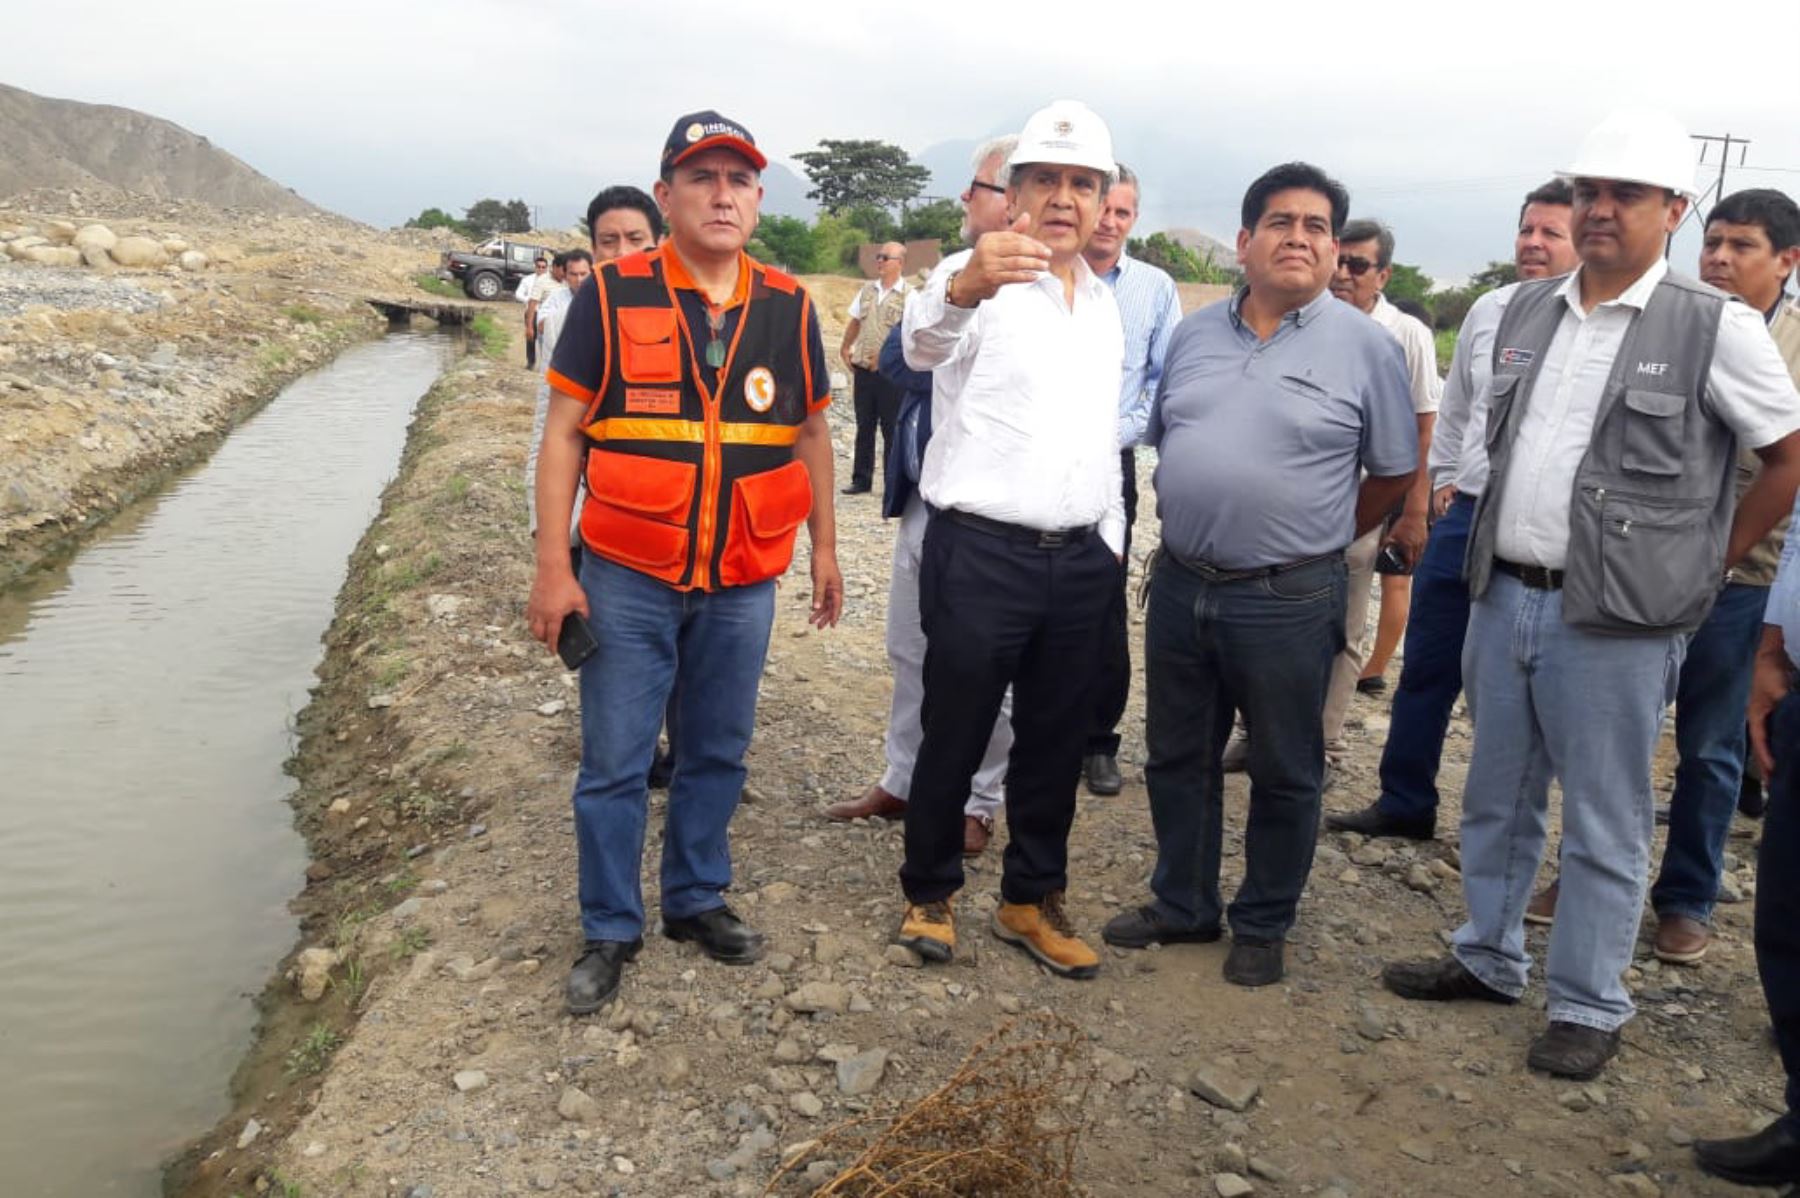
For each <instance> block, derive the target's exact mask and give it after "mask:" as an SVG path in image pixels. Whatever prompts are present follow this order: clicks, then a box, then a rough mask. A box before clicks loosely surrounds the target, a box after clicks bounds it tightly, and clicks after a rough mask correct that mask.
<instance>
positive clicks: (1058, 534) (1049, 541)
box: [1037, 529, 1069, 549]
mask: <svg viewBox="0 0 1800 1198" xmlns="http://www.w3.org/2000/svg"><path fill="white" fill-rule="evenodd" d="M1068 543H1069V534H1068V532H1067V531H1065V530H1063V529H1047V530H1045V531H1042V532H1039V533H1038V537H1037V547H1038V548H1039V549H1061V548H1062V547H1063V546H1064V545H1067V544H1068Z"/></svg>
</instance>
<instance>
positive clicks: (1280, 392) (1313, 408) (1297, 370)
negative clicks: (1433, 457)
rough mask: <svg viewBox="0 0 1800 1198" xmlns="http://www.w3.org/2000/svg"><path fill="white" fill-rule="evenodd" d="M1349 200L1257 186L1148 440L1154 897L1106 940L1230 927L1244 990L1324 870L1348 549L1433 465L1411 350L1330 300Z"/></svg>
mask: <svg viewBox="0 0 1800 1198" xmlns="http://www.w3.org/2000/svg"><path fill="white" fill-rule="evenodd" d="M1349 207H1350V198H1349V196H1348V194H1346V192H1345V191H1344V188H1343V187H1342V185H1340V184H1339V183H1337V182H1336V181H1335V180H1333V179H1331V178H1330V177H1329V176H1327V175H1326V174H1325V173H1324V172H1323V171H1321V170H1319V169H1318V168H1317V167H1313V166H1309V165H1307V164H1305V163H1298V162H1296V163H1288V164H1286V165H1285V166H1278V167H1276V168H1274V169H1273V170H1271V171H1269V172H1267V173H1266V174H1264V175H1263V176H1262V178H1260V179H1258V180H1257V181H1256V182H1255V183H1253V184H1251V186H1250V190H1249V192H1248V193H1247V194H1246V195H1245V197H1244V204H1243V228H1242V229H1240V230H1239V232H1238V240H1237V252H1238V263H1239V265H1240V266H1242V267H1243V270H1244V277H1245V280H1246V283H1247V285H1246V287H1245V289H1244V290H1242V291H1240V292H1239V293H1238V294H1237V295H1236V296H1234V297H1232V299H1231V300H1229V301H1227V302H1225V303H1220V304H1214V305H1212V306H1211V307H1208V308H1203V309H1201V310H1200V311H1198V312H1196V313H1194V314H1193V315H1191V316H1189V317H1188V318H1187V319H1186V320H1184V321H1182V323H1181V325H1180V327H1178V328H1177V329H1176V330H1175V335H1174V338H1173V339H1172V340H1171V342H1170V344H1169V352H1168V356H1167V358H1166V359H1165V362H1164V367H1163V377H1162V382H1161V384H1160V386H1159V387H1158V389H1157V394H1156V401H1155V405H1154V407H1153V408H1152V410H1151V416H1150V427H1149V431H1148V434H1147V440H1148V442H1149V443H1150V444H1152V445H1154V446H1156V448H1157V453H1158V465H1157V468H1156V476H1155V483H1156V499H1157V514H1158V516H1159V518H1160V519H1161V521H1162V538H1163V543H1162V547H1161V549H1160V550H1159V551H1158V555H1157V558H1156V561H1155V562H1154V563H1153V567H1152V570H1153V572H1152V575H1151V581H1150V598H1149V620H1148V624H1147V626H1146V628H1145V632H1144V660H1145V663H1146V665H1145V671H1146V683H1147V694H1148V712H1147V721H1146V733H1147V739H1148V742H1149V750H1150V761H1149V765H1148V767H1147V768H1146V770H1145V779H1146V781H1147V782H1148V784H1149V790H1150V811H1151V815H1152V817H1153V819H1154V821H1155V824H1156V840H1157V863H1156V872H1155V873H1154V874H1153V875H1152V877H1151V879H1150V888H1151V891H1152V892H1153V895H1154V901H1153V902H1151V903H1150V904H1149V905H1148V906H1143V907H1139V908H1137V909H1136V910H1132V911H1127V912H1124V913H1122V914H1120V915H1118V916H1115V917H1114V918H1113V919H1112V921H1111V922H1110V923H1108V924H1107V925H1106V929H1105V933H1104V935H1105V938H1106V940H1107V942H1108V943H1110V944H1114V945H1117V946H1120V947H1124V948H1144V947H1147V946H1148V945H1150V944H1155V943H1163V944H1170V943H1177V942H1184V941H1185V942H1199V941H1212V940H1217V939H1218V938H1219V936H1220V934H1221V928H1220V919H1221V915H1223V916H1225V917H1226V918H1228V919H1229V921H1230V923H1231V932H1232V947H1231V953H1230V955H1229V956H1228V957H1227V958H1226V961H1225V979H1226V980H1227V981H1229V982H1233V983H1236V984H1237V985H1240V986H1264V985H1269V984H1271V983H1273V982H1277V981H1279V980H1280V979H1281V977H1282V972H1283V970H1282V942H1283V941H1284V939H1285V938H1286V936H1287V930H1288V928H1289V927H1291V926H1292V925H1293V922H1294V911H1295V908H1296V907H1297V906H1298V905H1299V901H1300V892H1301V891H1302V890H1303V889H1304V888H1305V885H1306V876H1307V873H1308V872H1309V871H1310V870H1311V868H1312V856H1313V840H1314V837H1315V835H1316V833H1317V830H1318V822H1319V792H1320V788H1321V785H1322V783H1323V781H1324V772H1325V737H1324V730H1323V721H1322V712H1323V709H1324V705H1325V692H1326V687H1327V685H1328V683H1329V681H1330V678H1331V663H1332V659H1333V658H1334V657H1335V656H1336V655H1337V653H1338V651H1339V650H1340V649H1342V648H1343V645H1344V604H1345V565H1344V549H1345V547H1346V546H1347V545H1349V544H1350V542H1351V541H1352V540H1354V539H1355V537H1356V536H1357V535H1359V534H1361V533H1365V532H1367V531H1368V530H1369V529H1371V528H1373V527H1375V525H1376V524H1377V523H1378V522H1379V521H1380V520H1381V518H1382V516H1383V515H1384V514H1385V513H1387V512H1388V511H1390V510H1391V509H1392V508H1393V507H1394V505H1395V504H1397V503H1398V502H1399V501H1400V499H1401V497H1402V496H1403V495H1404V494H1405V493H1406V488H1407V485H1408V484H1409V483H1410V482H1411V481H1412V477H1413V472H1414V470H1415V469H1416V468H1417V466H1418V458H1419V440H1418V427H1417V424H1416V422H1415V420H1414V417H1413V405H1412V396H1411V391H1410V389H1409V385H1408V381H1407V374H1406V361H1405V356H1404V355H1403V354H1402V352H1401V349H1400V345H1399V343H1398V342H1397V341H1395V340H1394V339H1393V337H1391V336H1389V335H1388V333H1387V332H1386V331H1385V330H1383V329H1382V328H1381V327H1380V326H1379V325H1377V324H1375V323H1373V322H1372V321H1369V320H1368V319H1366V318H1365V317H1363V316H1362V315H1361V314H1360V313H1358V312H1356V311H1355V310H1353V309H1352V308H1351V307H1349V306H1348V305H1345V304H1340V303H1338V302H1337V301H1335V300H1333V299H1332V298H1331V296H1330V295H1329V294H1328V293H1327V292H1326V285H1327V283H1328V282H1329V281H1330V278H1331V274H1332V272H1333V270H1335V269H1336V267H1337V254H1338V233H1339V232H1340V231H1341V230H1342V228H1343V225H1344V218H1345V215H1346V213H1347V212H1348V211H1349ZM1365 470H1366V471H1367V472H1368V476H1369V477H1368V478H1367V479H1365V480H1363V481H1362V482H1361V483H1360V484H1359V483H1358V477H1359V474H1360V472H1362V471H1365ZM1234 712H1242V713H1243V715H1244V717H1245V719H1246V720H1247V721H1248V722H1249V724H1250V725H1251V726H1252V727H1254V728H1255V729H1256V734H1255V736H1254V738H1253V739H1252V740H1251V742H1250V756H1249V771H1250V816H1249V827H1248V831H1247V834H1246V837H1245V856H1246V862H1245V873H1244V882H1243V885H1242V886H1240V887H1239V888H1238V893H1237V897H1236V898H1235V899H1234V900H1233V901H1232V904H1231V907H1230V910H1229V911H1222V910H1221V903H1220V898H1219V854H1220V844H1221V840H1222V836H1223V827H1222V816H1223V802H1222V800H1223V793H1222V791H1223V771H1222V769H1221V762H1220V758H1221V755H1222V753H1223V751H1224V748H1225V740H1226V737H1227V735H1228V734H1229V733H1230V731H1231V720H1232V714H1233V713H1234Z"/></svg>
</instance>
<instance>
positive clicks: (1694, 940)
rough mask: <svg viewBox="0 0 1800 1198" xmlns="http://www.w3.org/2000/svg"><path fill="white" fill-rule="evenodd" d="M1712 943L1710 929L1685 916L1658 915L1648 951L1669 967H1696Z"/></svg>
mask: <svg viewBox="0 0 1800 1198" xmlns="http://www.w3.org/2000/svg"><path fill="white" fill-rule="evenodd" d="M1711 943H1712V929H1711V928H1709V927H1707V926H1706V925H1705V924H1703V923H1701V922H1700V921H1699V920H1697V919H1693V918H1690V917H1689V916H1686V915H1658V916H1657V917H1656V939H1655V941H1653V942H1652V943H1651V946H1650V951H1652V952H1654V953H1655V954H1656V959H1657V960H1658V961H1667V962H1668V963H1669V964H1671V965H1697V964H1699V962H1700V958H1701V957H1704V956H1705V955H1706V946H1707V945H1708V944H1711Z"/></svg>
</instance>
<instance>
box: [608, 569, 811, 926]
mask: <svg viewBox="0 0 1800 1198" xmlns="http://www.w3.org/2000/svg"><path fill="white" fill-rule="evenodd" d="M581 586H582V589H583V590H585V591H586V592H587V597H588V609H589V611H590V612H591V613H592V616H591V618H590V620H589V625H590V626H591V627H592V629H593V632H594V639H595V640H596V641H598V642H599V646H600V648H599V651H598V652H596V653H595V654H594V655H593V656H592V657H590V658H588V660H587V661H586V662H585V663H584V664H583V665H582V667H581V769H580V770H579V772H578V773H577V774H576V776H575V800H574V801H575V844H576V849H577V856H578V860H579V863H580V876H581V885H580V895H581V930H582V933H583V934H584V935H585V936H586V937H587V939H589V940H635V939H636V938H637V937H639V936H641V935H642V934H643V930H644V895H643V886H642V884H641V881H640V877H639V873H640V866H641V863H642V860H643V855H644V819H645V814H646V811H647V808H648V806H649V790H648V786H649V774H650V762H651V759H652V758H653V757H654V756H655V753H656V734H657V731H658V729H659V728H660V727H661V725H662V721H663V709H664V705H665V704H666V703H667V702H668V699H669V694H670V691H671V690H673V691H674V693H675V695H676V707H677V712H676V714H677V717H678V719H677V721H676V723H678V724H679V726H680V736H679V737H678V738H676V739H675V777H674V779H673V780H672V781H671V782H670V783H669V805H668V812H667V815H666V817H665V825H664V832H663V853H662V911H663V915H664V916H666V917H668V918H673V919H684V918H687V917H689V916H693V915H698V914H700V913H701V912H704V911H710V910H712V909H714V908H716V907H720V906H723V905H724V902H725V899H724V894H723V892H724V890H725V889H726V887H728V886H729V885H730V884H731V844H730V841H729V839H728V836H727V828H728V827H729V826H730V824H731V817H732V814H733V813H734V812H735V811H736V810H737V805H738V799H739V797H740V796H741V795H742V794H743V790H744V775H745V769H744V751H745V750H746V749H748V748H749V746H750V734H751V732H752V730H753V728H754V726H755V723H756V693H757V684H758V682H759V681H760V679H761V677H762V668H763V659H764V657H765V656H766V654H767V653H768V649H769V628H770V625H771V623H772V622H773V621H774V618H775V584H774V582H773V581H769V582H759V583H757V584H756V585H754V586H747V587H728V588H726V589H724V590H720V591H677V590H674V589H673V588H671V587H668V586H665V585H664V584H662V583H660V582H658V581H656V580H655V579H653V578H650V577H649V576H647V575H644V574H639V573H638V572H637V571H635V570H631V569H627V568H626V567H624V566H620V565H615V564H614V563H612V562H609V561H607V560H606V559H604V558H602V557H599V556H597V555H595V554H592V553H587V554H583V555H582V562H581Z"/></svg>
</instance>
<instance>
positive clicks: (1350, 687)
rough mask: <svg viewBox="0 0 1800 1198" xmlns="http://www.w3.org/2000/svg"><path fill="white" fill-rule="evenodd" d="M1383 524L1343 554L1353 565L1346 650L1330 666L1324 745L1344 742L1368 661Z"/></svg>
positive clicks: (1346, 615) (1346, 616)
mask: <svg viewBox="0 0 1800 1198" xmlns="http://www.w3.org/2000/svg"><path fill="white" fill-rule="evenodd" d="M1383 527H1384V526H1383V525H1380V524H1377V525H1376V526H1375V527H1374V528H1372V529H1370V530H1369V531H1368V532H1366V533H1364V534H1363V535H1362V536H1361V537H1360V538H1359V539H1357V540H1355V541H1353V542H1351V544H1350V548H1349V549H1348V550H1346V551H1345V554H1344V557H1345V560H1346V561H1347V562H1348V564H1349V566H1350V580H1349V585H1350V591H1349V602H1347V603H1346V604H1345V605H1344V651H1343V652H1342V653H1340V654H1338V655H1337V660H1336V661H1334V662H1333V663H1332V665H1331V689H1330V690H1328V691H1326V692H1325V747H1326V749H1328V750H1330V749H1336V748H1339V747H1341V746H1342V745H1343V739H1344V717H1345V716H1347V715H1349V714H1350V700H1351V699H1352V698H1354V697H1355V695H1356V680H1357V679H1358V678H1359V677H1361V676H1362V669H1363V663H1364V662H1365V661H1367V660H1368V654H1367V653H1365V652H1364V649H1365V647H1366V645H1367V641H1368V623H1369V589H1370V587H1371V586H1372V585H1373V584H1374V580H1375V558H1376V556H1377V555H1378V554H1379V553H1380V551H1381V534H1382V530H1383Z"/></svg>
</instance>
